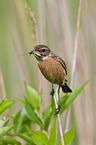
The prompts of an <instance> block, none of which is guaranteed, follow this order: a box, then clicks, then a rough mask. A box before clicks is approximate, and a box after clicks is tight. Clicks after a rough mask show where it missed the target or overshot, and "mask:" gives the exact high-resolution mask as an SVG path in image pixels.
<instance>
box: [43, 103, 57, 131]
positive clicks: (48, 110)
mask: <svg viewBox="0 0 96 145" xmlns="http://www.w3.org/2000/svg"><path fill="white" fill-rule="evenodd" d="M52 109H53V108H52V107H51V106H48V107H47V108H45V109H44V110H43V112H42V117H43V120H44V129H45V130H46V131H47V129H48V126H49V124H50V121H51V118H52V115H53V113H54V109H53V110H52Z"/></svg>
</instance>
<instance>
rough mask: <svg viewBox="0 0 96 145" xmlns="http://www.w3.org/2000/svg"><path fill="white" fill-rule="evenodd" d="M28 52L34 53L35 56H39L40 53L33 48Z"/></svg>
mask: <svg viewBox="0 0 96 145" xmlns="http://www.w3.org/2000/svg"><path fill="white" fill-rule="evenodd" d="M29 54H30V55H31V54H35V56H37V57H39V56H40V54H39V53H38V52H37V51H35V50H32V51H29Z"/></svg>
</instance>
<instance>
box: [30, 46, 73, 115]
mask: <svg viewBox="0 0 96 145" xmlns="http://www.w3.org/2000/svg"><path fill="white" fill-rule="evenodd" d="M28 53H29V54H30V55H31V54H33V55H34V56H35V58H36V59H37V61H38V67H39V69H40V71H41V73H42V74H43V76H44V77H45V78H46V79H47V80H48V81H49V82H51V83H52V91H51V93H50V95H52V96H53V95H54V93H55V91H54V86H53V85H54V84H57V85H59V87H58V98H59V106H58V108H56V109H55V114H58V113H59V112H60V95H59V92H60V88H62V91H63V92H64V93H71V92H72V90H71V88H70V87H69V86H68V84H67V79H66V75H67V66H66V64H65V62H64V60H63V59H62V58H61V57H59V56H58V55H55V54H54V53H53V52H52V51H51V49H50V48H49V47H48V46H47V45H43V44H38V45H36V46H34V48H33V50H31V51H29V52H28Z"/></svg>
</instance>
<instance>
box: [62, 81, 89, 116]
mask: <svg viewBox="0 0 96 145" xmlns="http://www.w3.org/2000/svg"><path fill="white" fill-rule="evenodd" d="M87 83H88V81H87V82H86V83H84V84H83V85H80V86H76V87H75V88H73V89H72V93H67V94H66V95H65V96H63V97H62V98H61V110H60V114H62V113H63V112H64V111H65V109H66V108H67V107H68V106H69V105H70V104H71V103H72V102H73V100H74V99H75V98H76V97H77V96H78V95H79V94H80V92H81V91H82V90H83V88H84V86H85V85H86V84H87Z"/></svg>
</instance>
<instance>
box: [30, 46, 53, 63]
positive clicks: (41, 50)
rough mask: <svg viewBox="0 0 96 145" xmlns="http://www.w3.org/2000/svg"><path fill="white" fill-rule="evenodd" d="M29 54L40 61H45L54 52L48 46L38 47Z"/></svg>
mask: <svg viewBox="0 0 96 145" xmlns="http://www.w3.org/2000/svg"><path fill="white" fill-rule="evenodd" d="M29 54H30V55H31V54H34V56H35V57H36V59H37V60H38V61H43V60H45V59H47V58H48V57H49V56H51V54H52V51H51V50H50V49H49V48H48V46H46V45H41V44H39V45H36V46H35V47H34V49H33V50H32V51H29Z"/></svg>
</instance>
